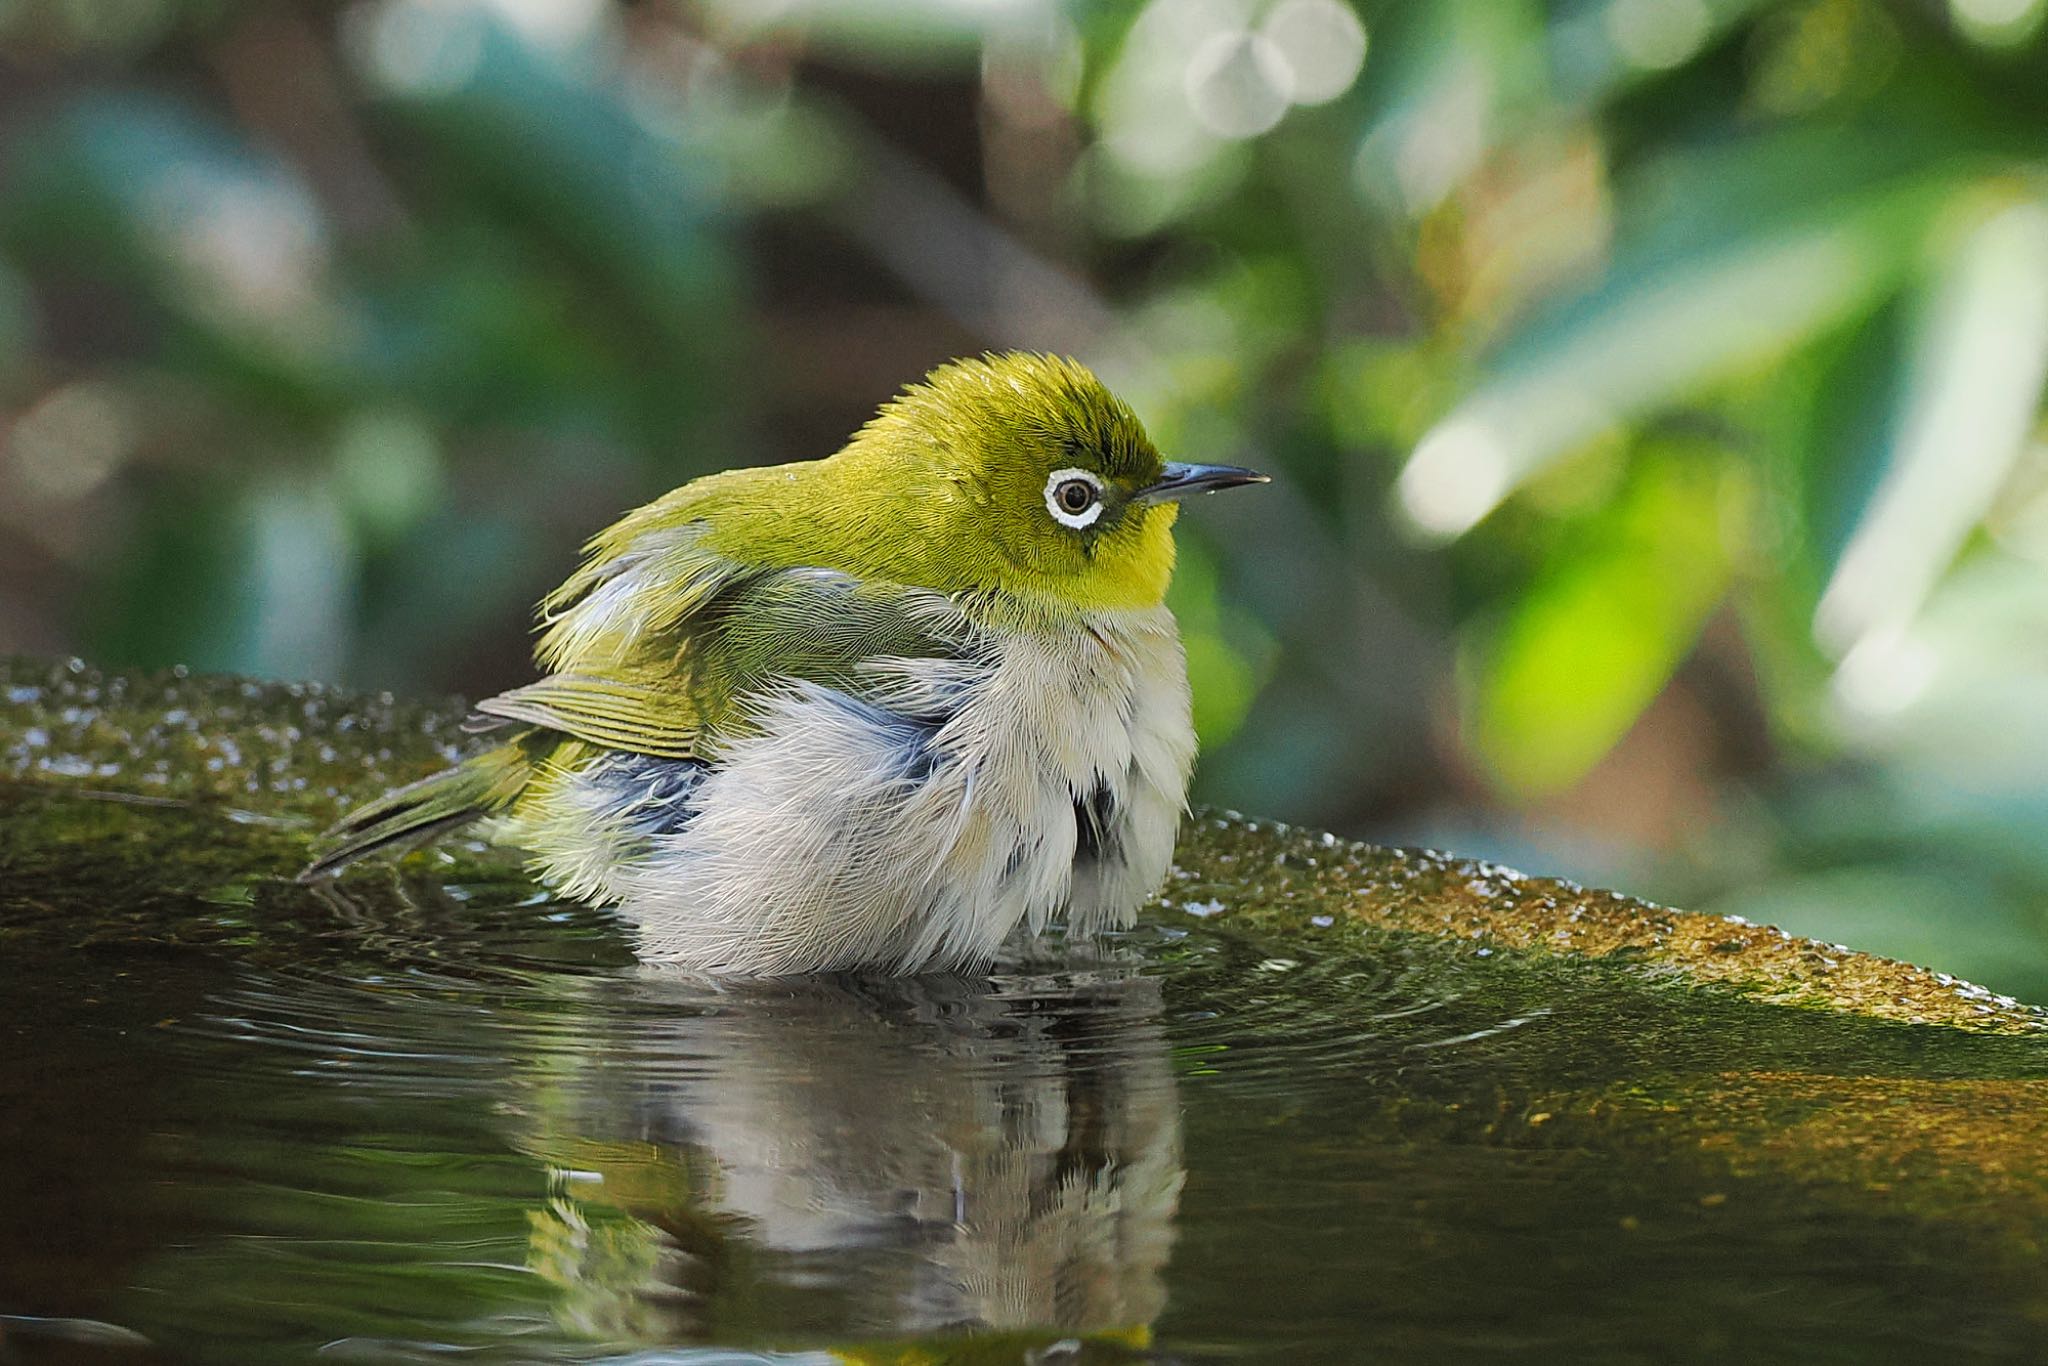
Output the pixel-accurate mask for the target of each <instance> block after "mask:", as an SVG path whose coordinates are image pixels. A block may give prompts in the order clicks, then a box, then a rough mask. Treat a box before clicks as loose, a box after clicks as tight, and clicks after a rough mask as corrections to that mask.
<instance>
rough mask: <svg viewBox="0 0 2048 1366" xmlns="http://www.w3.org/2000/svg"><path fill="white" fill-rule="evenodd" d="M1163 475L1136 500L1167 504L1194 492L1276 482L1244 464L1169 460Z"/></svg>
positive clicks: (1162, 471)
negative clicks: (1182, 462)
mask: <svg viewBox="0 0 2048 1366" xmlns="http://www.w3.org/2000/svg"><path fill="white" fill-rule="evenodd" d="M1160 475H1161V478H1160V480H1159V482H1158V483H1156V484H1148V485H1146V486H1145V487H1144V488H1141V489H1139V490H1138V491H1137V492H1136V493H1135V494H1132V495H1131V497H1132V501H1134V502H1139V503H1163V502H1166V501H1167V500H1168V499H1172V498H1185V497H1187V496H1188V495H1189V494H1191V493H1214V492H1215V491H1216V490H1217V489H1234V488H1237V487H1239V486H1240V485H1243V484H1269V483H1271V482H1272V480H1271V479H1270V478H1269V477H1268V476H1266V475H1263V474H1260V473H1259V472H1258V471H1257V470H1248V469H1246V468H1244V467H1243V466H1242V465H1183V464H1180V463H1178V462H1175V461H1168V462H1167V464H1166V465H1165V466H1164V467H1163V468H1162V469H1161V470H1160Z"/></svg>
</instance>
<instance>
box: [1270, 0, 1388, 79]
mask: <svg viewBox="0 0 2048 1366" xmlns="http://www.w3.org/2000/svg"><path fill="white" fill-rule="evenodd" d="M1259 33H1260V35H1261V36H1262V37H1264V38H1265V39H1267V41H1269V42H1271V43H1272V44H1273V47H1274V49H1275V50H1276V51H1277V52H1278V53H1279V54H1280V57H1281V59H1282V60H1283V61H1285V62H1286V63H1287V69H1288V71H1289V72H1290V73H1292V76H1293V81H1294V84H1293V97H1294V102H1295V103H1296V104H1327V103H1328V102H1329V101H1331V100H1334V99H1336V98H1337V97H1338V96H1339V95H1341V94H1343V93H1344V92H1345V91H1347V90H1349V89H1350V88H1351V86H1352V83H1353V82H1355V81H1356V80H1357V79H1358V73H1359V71H1360V70H1361V69H1363V67H1364V66H1365V47H1366V36H1365V25H1364V24H1362V23H1360V22H1359V21H1358V16H1357V15H1356V14H1353V13H1352V12H1351V9H1350V7H1349V6H1346V5H1342V4H1339V3H1338V0H1280V3H1279V4H1277V5H1275V6H1274V7H1273V11H1272V13H1270V14H1268V15H1267V16H1266V18H1265V20H1264V22H1262V23H1261V24H1260V25H1259Z"/></svg>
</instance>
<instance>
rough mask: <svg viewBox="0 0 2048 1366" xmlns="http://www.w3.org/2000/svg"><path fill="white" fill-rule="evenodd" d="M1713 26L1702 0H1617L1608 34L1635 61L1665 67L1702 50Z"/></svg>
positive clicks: (1610, 10)
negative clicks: (1702, 45)
mask: <svg viewBox="0 0 2048 1366" xmlns="http://www.w3.org/2000/svg"><path fill="white" fill-rule="evenodd" d="M1712 29H1713V16H1712V15H1710V14H1708V13H1707V7H1706V5H1705V4H1704V3H1702V0H1613V3H1612V4H1610V5H1609V6H1608V7H1607V37H1608V39H1609V40H1610V41H1611V42H1613V44H1614V49H1615V51H1616V52H1619V53H1620V54H1621V55H1622V57H1623V58H1625V59H1626V60H1627V61H1628V62H1629V63H1630V64H1631V65H1634V66H1639V67H1642V68H1644V69H1645V70H1649V71H1663V70H1666V69H1668V68H1670V67H1674V66H1677V65H1678V64H1679V63H1681V62H1683V61H1685V60H1686V59H1687V58H1689V57H1691V56H1692V55H1693V54H1694V53H1695V52H1698V51H1699V50H1700V45H1701V44H1703V43H1705V42H1706V40H1707V35H1708V33H1709V32H1711V31H1712Z"/></svg>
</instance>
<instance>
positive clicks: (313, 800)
mask: <svg viewBox="0 0 2048 1366" xmlns="http://www.w3.org/2000/svg"><path fill="white" fill-rule="evenodd" d="M462 715H463V707H462V705H461V703H459V702H458V701H455V700H453V699H450V700H446V701H443V702H439V703H415V702H405V701H400V700H399V699H396V698H394V697H393V696H392V695H391V694H389V693H383V694H377V695H374V696H361V695H356V694H350V693H345V692H340V691H337V690H334V689H330V688H326V687H323V686H320V685H318V684H307V683H290V684H279V683H256V682H249V681H244V680H237V679H226V678H217V677H205V676H193V675H191V674H189V673H187V672H186V671H184V670H171V671H166V672H162V673H154V674H103V673H100V672H99V671H97V670H94V669H92V668H90V667H88V666H87V665H85V664H83V663H81V662H79V661H76V660H73V661H68V662H63V663H57V664H49V663H43V662H38V661H29V660H12V661H0V782H13V783H18V784H32V785H36V786H51V787H57V788H61V789H65V790H69V791H71V792H74V793H76V794H79V795H93V796H99V797H103V798H105V799H107V800H113V801H140V802H145V803H164V804H169V805H176V806H179V807H183V808H191V809H211V810H213V811H215V812H217V813H218V814H219V815H220V816H222V817H223V818H224V819H227V820H230V821H234V822H239V823H241V824H242V825H244V826H245V827H246V826H249V825H261V826H264V827H268V828H270V829H272V830H273V831H274V832H275V838H273V839H271V840H267V841H265V842H264V843H265V844H266V845H267V846H268V847H267V848H266V849H265V850H264V851H263V853H262V854H260V855H257V857H256V858H255V861H254V862H252V864H251V866H250V867H249V868H248V869H247V872H248V873H249V874H251V875H256V876H266V875H267V876H271V877H283V876H286V875H288V873H289V872H290V871H291V870H292V869H294V868H296V867H297V866H298V865H299V863H300V862H302V861H303V859H304V857H305V851H306V849H307V848H308V847H309V846H310V841H311V838H312V836H313V834H314V833H315V832H316V831H317V830H319V829H321V828H324V827H325V825H326V824H327V823H328V822H330V821H332V820H333V819H334V818H335V817H336V816H337V815H339V814H340V812H341V811H342V810H344V809H345V808H346V807H347V806H349V805H350V804H352V803H354V802H357V801H360V800H362V799H363V798H364V797H365V796H367V795H370V794H374V793H376V792H378V791H382V790H384V789H385V788H388V787H392V786H396V785H398V784H400V783H403V782H408V781H410V780H412V779H413V778H416V777H419V776H421V775H422V774H425V773H428V772H431V771H433V770H434V769H436V768H438V767H441V766H443V765H445V764H447V763H449V762H451V761H452V760H454V759H455V758H457V757H459V756H460V755H461V754H462V753H463V751H464V745H465V741H466V739H467V737H466V736H464V735H463V733H462V731H461V726H460V722H461V719H462ZM250 852H252V853H254V852H255V851H250ZM1160 901H1161V904H1162V905H1163V906H1164V907H1165V908H1166V909H1169V910H1180V911H1184V912H1187V913H1189V914H1191V915H1194V916H1196V917H1199V918H1208V917H1215V918H1217V919H1218V920H1219V921H1220V922H1222V923H1226V924H1242V925H1246V926H1249V927H1252V928H1257V929H1273V928H1285V929H1289V930H1294V931H1300V930H1304V929H1324V928H1332V929H1333V928H1335V927H1337V926H1338V925H1339V924H1342V925H1345V926H1352V925H1364V926H1368V927H1371V928H1373V929H1375V930H1379V931H1388V932H1395V933H1402V934H1413V935H1418V936H1423V937H1426V938H1428V939H1431V940H1436V941H1442V942H1445V943H1455V944H1458V945H1461V946H1464V947H1465V949H1466V951H1468V952H1471V953H1474V954H1479V955H1486V954H1490V953H1494V952H1499V951H1503V950H1506V951H1513V952H1518V953H1522V954H1533V955H1544V956H1573V957H1584V958H1593V959H1601V960H1608V961H1611V962H1614V963H1628V964H1631V965H1633V966H1635V967H1636V968H1637V969H1638V970H1639V971H1640V972H1641V973H1642V974H1644V975H1645V976H1646V977H1648V978H1651V979H1658V978H1662V979H1667V980H1668V981H1669V982H1670V983H1673V984H1685V985H1693V986H1699V987H1712V988H1716V989H1726V990H1732V991H1736V992H1740V993H1743V994H1745V995H1748V996H1752V997H1754V998H1756V999H1759V1000H1763V1001H1769V1002H1773V1003H1778V1004H1785V1005H1794V1006H1803V1007H1812V1008H1818V1009H1827V1010H1839V1011H1847V1012H1852V1013H1855V1014H1859V1015H1863V1016H1868V1017H1872V1018H1876V1019H1884V1020H1894V1021H1901V1022H1910V1023H1918V1024H1939V1025H1949V1026H1956V1027H1961V1028H1966V1029H1971V1030H1975V1031H1987V1032H1999V1033H2016V1034H2032V1033H2040V1032H2043V1031H2048V1010H2044V1009H2041V1008H2037V1007H2033V1006H2028V1005H2023V1004H2021V1003H2020V1002H2017V1001H2015V1000H2013V999H2012V998H2010V997H2006V996H2000V995H1997V994H1994V993H1992V992H1990V991H1988V990H1986V989H1985V988H1983V987H1979V986H1976V985H1974V984H1971V983H1968V982H1963V981H1959V980H1957V979H1955V978H1953V977H1950V976H1948V975H1947V974H1944V973H1938V972H1932V971H1928V970H1925V969H1922V968H1917V967H1913V966H1911V965H1908V964H1904V963H1899V962H1895V961H1892V960H1889V959H1884V958H1878V957H1875V956H1873V955H1869V954H1864V953H1858V952H1855V951H1853V950H1851V949H1848V948H1845V947H1844V946H1842V945H1838V944H1824V943H1819V942H1816V941H1813V940H1807V939H1801V938H1797V937H1795V936H1792V935H1788V934H1786V933H1785V932H1784V931H1782V930H1778V929H1774V928H1771V927H1768V926H1762V925H1754V924H1750V923H1748V922H1746V921H1742V920H1740V919H1737V918H1731V917H1721V916H1709V915H1702V914H1698V913H1694V912H1688V911H1681V910H1673V909H1671V908H1668V907H1663V906H1657V905H1653V904H1650V903H1646V902H1642V901H1638V900H1635V899H1633V898H1630V897H1626V896H1623V895H1621V894H1619V893H1616V892H1606V891H1598V890H1591V889H1588V888H1584V887H1580V886H1577V885H1576V884H1573V883H1570V882H1566V881H1562V880H1558V879H1553V878H1541V877H1531V876H1527V875H1525V874H1522V873H1519V872H1516V871H1514V870H1512V869H1508V868H1503V867H1500V866H1498V865H1493V864H1487V863H1480V862H1476V861H1473V860H1469V859H1460V858H1455V857H1451V856H1448V855H1445V854H1440V853H1434V852H1428V851H1410V850H1394V849H1384V848H1379V847H1375V846H1370V845H1365V844H1359V843H1355V842H1352V841H1347V840H1340V839H1338V838H1337V837H1336V836H1334V835H1330V834H1323V833H1317V832H1312V831H1303V830H1297V829H1294V828H1291V827H1288V826H1286V825H1282V824H1279V823H1276V822H1270V821H1258V820H1253V819H1247V818H1245V817H1242V816H1239V815H1237V814H1236V813H1221V814H1219V813H1202V814H1199V815H1198V816H1197V817H1196V818H1195V819H1194V820H1192V821H1190V822H1189V823H1188V825H1187V826H1186V827H1185V828H1184V830H1183V832H1182V838H1181V845H1180V848H1179V850H1178V853H1177V859H1176V863H1175V867H1174V870H1173V873H1172V875H1171V877H1170V878H1169V880H1168V883H1167V885H1166V887H1165V888H1164V889H1163V890H1162V892H1161V894H1160Z"/></svg>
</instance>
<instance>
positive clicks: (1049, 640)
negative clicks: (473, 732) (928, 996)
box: [307, 353, 1265, 976]
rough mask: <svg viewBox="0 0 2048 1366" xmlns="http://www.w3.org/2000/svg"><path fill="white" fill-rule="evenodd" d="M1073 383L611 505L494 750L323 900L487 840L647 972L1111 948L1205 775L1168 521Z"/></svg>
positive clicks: (322, 869)
mask: <svg viewBox="0 0 2048 1366" xmlns="http://www.w3.org/2000/svg"><path fill="white" fill-rule="evenodd" d="M1264 479H1265V476H1263V475H1260V474H1256V473H1253V472H1252V471H1250V470H1245V469H1239V468H1237V467H1235V466H1228V465H1183V464H1173V463H1168V462H1166V461H1163V460H1161V459H1160V456H1159V453H1158V451H1157V450H1155V449H1154V447H1153V445H1152V443H1151V441H1150V440H1149V439H1148V438H1147V437H1146V435H1145V431H1144V428H1143V427H1142V426H1140V425H1139V423H1138V420H1137V418H1136V417H1135V416H1133V414H1132V413H1131V411H1130V409H1129V408H1128V407H1126V406H1125V405H1124V403H1123V402H1122V401H1121V400H1119V399H1118V398H1116V397H1115V396H1114V395H1113V394H1111V393H1110V392H1109V391H1108V390H1107V389H1106V388H1104V387H1103V385H1102V384H1101V382H1100V381H1098V380H1097V379H1096V378H1095V377H1094V376H1093V375H1092V374H1090V373H1089V372H1088V371H1087V370H1086V369H1085V368H1083V367H1082V366H1081V365H1079V364H1077V363H1076V362H1074V361H1071V360H1064V359H1059V358H1054V357H1049V356H1039V355H1029V354H1020V353H1010V354H1004V355H994V356H987V357H984V358H982V359H979V360H965V361H956V362H954V363H952V364H950V365H946V366H943V367H941V368H939V369H938V370H935V371H933V372H932V373H931V374H930V375H928V376H927V377H926V378H925V381H924V383H922V384H919V385H913V386H911V387H910V388H909V389H907V390H906V391H905V392H904V393H902V394H901V395H900V396H898V397H897V398H896V399H895V400H893V401H892V402H890V403H888V404H887V405H886V406H884V407H883V408H882V410H881V411H880V412H879V413H878V414H877V415H876V416H875V417H874V418H873V419H872V420H871V421H870V422H869V423H868V424H867V425H866V426H865V427H863V428H862V429H861V430H860V431H859V432H858V433H856V434H855V436H854V437H853V439H852V440H851V441H850V442H849V443H848V444H847V445H846V447H845V448H844V449H842V450H841V451H840V452H839V453H838V454H836V455H834V456H832V457H830V458H829V459H825V460H817V461H808V462H803V463H798V464H789V465H777V466H771V467H766V468H758V469H740V470H729V471H726V472H724V473H721V474H713V475H708V476H706V477H704V478H702V479H698V480H695V481H693V482H691V483H689V484H685V485H684V486H683V487H681V488H679V489H676V490H674V491H673V492H671V493H669V494H667V495H665V496H664V497H661V498H659V499H656V500H655V501H654V502H652V503H649V504H647V505H646V506H645V507H642V508H639V509H637V510H635V511H634V512H631V513H629V514H627V515H626V516H625V517H624V518H623V519H621V520H620V521H619V522H618V523H616V524H615V525H613V526H612V527H610V528H609V529H607V530H606V531H604V532H602V533H600V534H599V535H598V536H597V537H596V538H595V539H594V540H593V541H592V542H591V543H590V545H589V547H588V554H587V558H586V559H585V561H584V563H583V565H582V567H581V568H580V569H578V570H577V571H576V573H575V574H573V575H571V576H570V578H569V580H568V582H566V583H564V584H563V585H562V586H561V587H560V588H559V589H557V590H556V591H555V592H554V593H553V594H551V595H550V596H549V597H548V598H547V599H546V600H545V601H544V602H543V603H542V604H541V621H542V630H541V635H540V640H539V644H538V646H537V648H536V651H535V654H536V658H537V659H538V661H539V664H540V667H541V670H542V672H543V673H544V675H545V676H544V677H542V678H541V679H540V680H539V681H538V682H535V683H529V684H527V685H526V686H525V687H521V688H515V689H513V690H512V691H510V692H507V693H501V694H499V695H498V696H496V697H492V698H490V699H488V700H486V701H484V702H481V703H479V704H478V705H477V707H476V716H475V717H474V718H473V720H472V727H473V728H475V729H479V730H490V731H496V732H500V733H503V734H504V736H505V739H504V742H503V743H502V744H500V745H498V746H497V747H496V748H493V749H490V750H487V751H485V752H484V753H481V754H479V755H477V756H476V757H474V758H471V759H469V760H467V761H466V762H464V763H462V764H460V765H459V766H457V767H455V768H452V769H449V770H447V771H446V772H443V773H438V774H435V775H434V776H432V777H429V778H426V779H424V780H422V781H420V782H417V783H414V784H413V785H411V786H409V787H405V788H401V789H399V790H397V791H395V792H392V793H389V794H387V795H386V796H384V797H382V798H381V799H379V800H377V801H375V802H372V803H370V804H369V805H367V806H364V807H362V808H361V809H359V810H357V811H355V812H354V813H352V814H351V815H349V816H348V817H346V818H345V819H344V820H343V821H342V822H341V823H340V824H339V825H338V826H336V827H335V829H334V830H333V831H331V832H329V839H330V843H329V846H328V848H327V849H326V850H325V852H324V853H322V855H321V856H320V858H319V859H318V860H317V861H316V862H315V863H314V864H313V865H312V866H311V867H310V868H309V869H308V870H307V873H308V875H309V876H317V875H319V874H323V873H327V872H330V871H332V870H335V869H337V868H339V867H340V866H342V865H343V864H346V863H348V862H350V861H351V860H353V859H356V858H358V857H360V856H362V855H364V854H366V853H369V852H371V851H373V850H376V849H380V848H383V847H385V846H387V845H391V844H393V843H395V842H399V841H408V840H413V839H417V838H422V837H426V836H430V835H432V834H435V833H439V832H441V831H444V830H448V829H452V828H454V827H456V826H458V825H461V824H463V823H465V822H468V821H471V820H474V819H477V818H479V817H488V818H490V820H491V825H490V827H489V831H488V833H489V834H490V836H491V837H492V838H493V839H495V840H497V841H499V842H503V843H509V844H512V845H516V846H518V847H520V848H522V849H525V850H526V851H528V852H529V854H530V855H531V857H532V863H533V866H534V868H535V870H536V872H537V873H538V875H539V876H540V878H541V879H542V880H543V881H545V882H546V883H548V884H549V885H550V886H552V887H554V888H555V889H556V890H557V891H559V892H560V893H562V894H564V895H566V896H571V897H576V898H580V899H587V900H591V901H595V902H598V903H602V904H610V905H616V906H617V907H618V908H619V910H620V912H621V913H622V914H623V915H624V916H625V917H626V918H627V919H629V920H630V921H631V922H632V923H633V925H634V926H635V927H636V930H637V934H638V946H639V949H640V952H641V955H642V956H643V957H645V958H648V959H651V960H660V961H667V962H673V963H676V964H679V965H681V966H684V967H687V968H690V969H694V970H698V971H704V972H713V973H729V974H736V975H749V976H765V975H779V974H788V973H801V972H813V971H825V970H832V969H841V968H855V967H864V968H882V969H887V970H892V971H901V972H911V971H917V970H921V969H926V968H958V967H970V966H974V965H978V964H982V963H986V962H987V961H988V960H989V959H991V958H992V957H993V956H994V954H995V952H996V949H997V947H998V946H999V945H1000V944H1001V943H1002V941H1003V940H1004V939H1005V938H1006V937H1007V936H1008V935H1009V934H1010V932H1011V931H1012V930H1014V929H1015V928H1016V927H1017V926H1018V925H1019V924H1027V925H1029V926H1030V927H1031V928H1032V929H1033V930H1034V931H1037V930H1041V929H1043V928H1044V927H1045V926H1046V925H1047V924H1049V923H1051V922H1054V921H1063V922H1064V923H1065V924H1066V925H1067V926H1068V928H1069V931H1070V932H1073V933H1079V934H1087V933H1090V932H1093V931H1096V930H1099V929H1103V928H1108V927H1114V926H1122V925H1127V924H1129V923H1130V922H1131V920H1132V919H1133V917H1134V916H1135V914H1136V912H1137V909H1138V906H1139V904H1140V903H1141V902H1142V901H1143V900H1144V899H1145V898H1146V897H1147V896H1148V895H1150V894H1151V893H1152V891H1153V890H1154V889H1155V888H1157V887H1158V885H1159V883H1160V882H1161V881H1162V880H1163V879H1164V877H1165V875H1166V871H1167V867H1168V864H1169V862H1170V860H1171V858H1172V853H1173V843H1174V835H1175V831H1176V829H1177V827H1178V825H1179V820H1180V816H1181V814H1182V812H1183V811H1184V809H1185V805H1186V793H1187V782H1188V776H1189V773H1190V770H1191V769H1192V767H1193V763H1194V756H1195V735H1194V728H1193V726H1192V724H1191V723H1190V720H1189V710H1188V681H1187V668H1186V662H1185V659H1184V657H1183V654H1182V651H1181V643H1180V635H1179V632H1178V630H1177V628H1176V626H1175V624H1174V620H1173V616H1172V614H1171V613H1170V612H1169V611H1168V610H1167V608H1166V605H1165V601H1164V599H1165V594H1166V586H1167V582H1168V580H1169V579H1170V578H1171V577H1172V573H1173V560H1174V546H1173V523H1174V518H1175V516H1176V513H1177V505H1176V500H1178V499H1180V498H1183V497H1185V496H1186V495H1188V494H1191V493H1197V492H1201V491H1204V490H1209V489H1219V488H1229V487H1232V486H1235V485H1240V484H1251V483H1261V482H1264Z"/></svg>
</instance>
